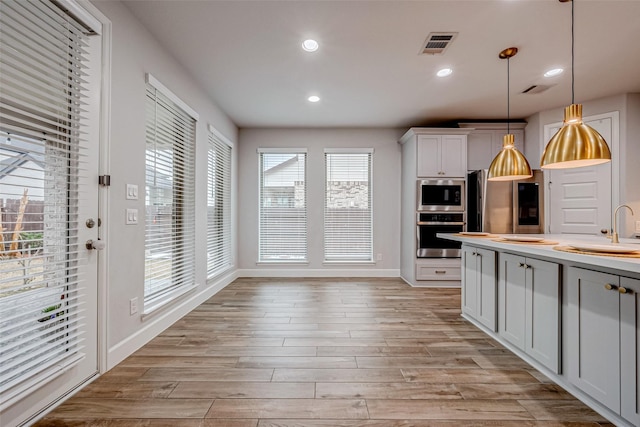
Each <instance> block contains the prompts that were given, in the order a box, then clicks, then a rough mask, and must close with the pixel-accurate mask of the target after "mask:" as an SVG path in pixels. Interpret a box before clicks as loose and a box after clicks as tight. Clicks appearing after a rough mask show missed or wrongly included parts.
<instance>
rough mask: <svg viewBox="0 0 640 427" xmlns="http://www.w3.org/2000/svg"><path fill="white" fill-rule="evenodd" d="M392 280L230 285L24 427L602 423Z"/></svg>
mask: <svg viewBox="0 0 640 427" xmlns="http://www.w3.org/2000/svg"><path fill="white" fill-rule="evenodd" d="M459 307H460V290H458V289H425V288H411V287H409V286H408V285H406V284H405V283H404V282H402V281H400V280H397V279H372V280H364V279H349V280H339V279H322V280H320V279H308V280H307V279H277V280H276V279H239V280H237V281H235V282H234V283H232V284H231V285H229V286H228V287H227V288H225V289H224V290H222V291H221V292H219V293H218V294H217V295H215V296H214V297H213V298H211V299H210V300H209V301H207V302H205V303H204V304H202V305H201V306H199V307H198V308H196V309H195V310H194V311H192V312H191V313H190V314H189V315H187V316H186V317H184V318H183V319H181V320H179V321H178V322H176V323H175V324H174V325H172V326H171V327H170V328H168V329H167V330H166V331H164V332H163V333H162V334H161V335H159V336H158V337H156V338H155V339H153V340H152V341H151V342H150V343H149V344H147V345H146V346H144V347H143V348H141V349H140V350H139V351H137V352H136V353H135V354H133V355H132V356H130V357H129V358H127V359H126V360H124V361H123V362H122V363H121V364H120V365H118V366H117V367H115V368H114V369H112V370H111V371H109V372H108V373H106V374H105V375H103V376H102V377H100V378H99V379H97V380H96V381H94V382H93V383H92V384H89V385H88V386H87V387H85V388H84V389H83V390H81V391H80V392H79V393H77V394H76V395H75V396H74V397H72V398H71V399H69V400H67V401H66V402H65V403H63V404H62V405H60V406H59V407H58V408H57V409H56V410H55V411H53V412H51V413H50V414H48V415H47V417H45V418H44V419H43V420H41V421H40V422H39V423H37V424H36V426H39V427H42V426H69V427H70V426H73V427H79V426H99V427H125V426H135V427H142V426H172V427H213V426H215V427H304V426H309V427H409V426H413V427H426V426H505V427H506V426H518V427H522V426H525V427H526V426H548V427H551V426H598V425H611V424H609V423H607V421H606V420H604V419H603V418H602V417H601V416H599V415H598V414H596V413H595V412H593V411H592V410H590V409H589V408H587V407H586V406H585V405H584V404H582V403H581V402H579V401H578V400H576V399H575V398H573V397H572V396H571V395H569V394H568V393H566V392H565V391H564V390H563V389H562V388H561V387H559V386H557V385H554V384H552V383H550V382H549V381H548V380H547V379H546V378H545V377H544V376H543V375H541V374H539V373H537V372H536V371H535V370H533V368H531V367H530V366H528V365H527V364H526V363H524V362H522V361H521V360H520V359H518V358H517V357H515V356H513V355H512V354H511V353H510V352H509V351H507V350H506V349H504V348H502V347H501V346H500V345H499V344H498V343H497V342H495V341H493V340H492V339H490V338H488V337H487V336H486V335H485V334H484V333H482V332H480V331H479V330H478V329H477V328H475V327H474V326H473V325H471V324H469V323H468V322H466V321H465V320H463V319H462V318H461V317H460V309H459Z"/></svg>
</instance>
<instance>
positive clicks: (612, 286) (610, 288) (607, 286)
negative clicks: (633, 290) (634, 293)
mask: <svg viewBox="0 0 640 427" xmlns="http://www.w3.org/2000/svg"><path fill="white" fill-rule="evenodd" d="M604 288H605V289H606V290H608V291H615V290H616V289H618V287H617V286H616V285H612V284H611V283H607V284H606V285H604ZM625 291H626V290H625Z"/></svg>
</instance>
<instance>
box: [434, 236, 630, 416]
mask: <svg viewBox="0 0 640 427" xmlns="http://www.w3.org/2000/svg"><path fill="white" fill-rule="evenodd" d="M526 236H527V237H529V238H531V237H534V238H535V237H538V238H540V239H544V240H542V241H540V242H518V241H503V240H502V238H503V237H509V236H500V235H492V236H488V237H487V236H463V235H454V234H440V235H439V237H442V238H447V239H450V240H455V241H459V242H461V243H462V289H461V291H462V298H461V301H462V307H461V309H462V316H463V317H464V318H466V319H467V320H469V321H470V322H471V323H473V324H474V325H476V326H477V327H478V328H480V329H481V330H483V331H484V332H485V333H487V334H488V335H490V336H491V337H492V338H494V339H495V340H497V341H498V342H500V343H501V344H502V345H504V346H505V347H506V348H508V349H509V350H511V351H512V352H513V353H515V354H516V355H518V356H519V357H521V358H522V359H524V360H525V361H527V362H528V363H530V364H531V365H532V366H534V367H535V368H537V369H538V370H539V371H540V372H542V373H544V374H545V375H546V376H548V377H549V378H550V379H552V380H553V381H554V382H556V383H557V384H559V385H561V386H562V387H564V388H565V389H566V390H567V391H569V392H570V393H572V394H573V395H574V396H576V397H577V398H579V399H580V400H582V401H583V402H585V403H586V404H587V405H589V406H590V407H591V408H593V409H594V410H596V411H597V412H599V413H600V414H602V415H603V416H605V417H606V418H608V419H609V420H611V421H612V422H614V423H615V424H616V425H620V426H640V391H639V389H638V376H639V375H640V332H639V324H640V257H638V255H634V254H630V255H629V254H597V253H595V252H594V253H593V254H591V252H589V253H588V254H585V253H584V252H583V251H577V250H576V249H575V247H589V245H611V243H610V242H609V241H608V240H607V239H606V238H604V237H596V236H568V235H526ZM621 245H622V246H627V247H631V248H635V247H636V246H637V248H638V251H640V240H635V239H623V241H622V242H621ZM558 249H565V250H569V251H571V252H566V251H564V250H558ZM636 254H638V253H636ZM612 255H614V256H612Z"/></svg>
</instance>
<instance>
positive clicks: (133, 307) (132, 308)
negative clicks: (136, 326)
mask: <svg viewBox="0 0 640 427" xmlns="http://www.w3.org/2000/svg"><path fill="white" fill-rule="evenodd" d="M137 312H138V298H131V299H130V300H129V314H130V315H131V316H133V315H134V314H136V313H137Z"/></svg>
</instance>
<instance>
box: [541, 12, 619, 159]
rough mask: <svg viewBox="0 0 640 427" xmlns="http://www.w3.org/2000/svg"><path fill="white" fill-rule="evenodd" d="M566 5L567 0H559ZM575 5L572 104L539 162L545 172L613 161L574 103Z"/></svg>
mask: <svg viewBox="0 0 640 427" xmlns="http://www.w3.org/2000/svg"><path fill="white" fill-rule="evenodd" d="M560 2H562V3H566V2H567V0H560ZM574 3H575V0H573V1H571V105H570V106H568V107H567V108H565V109H564V122H563V124H562V127H561V128H560V129H559V130H558V132H556V134H555V135H554V136H553V137H552V138H551V139H550V140H549V142H548V143H547V146H546V147H545V149H544V152H543V153H542V159H540V167H541V168H542V169H569V168H580V167H584V166H593V165H599V164H601V163H606V162H610V161H611V151H610V150H609V146H608V145H607V142H606V141H605V140H604V138H603V137H602V135H600V134H599V133H598V131H596V130H595V129H593V128H592V127H590V126H589V125H586V124H584V123H583V122H582V104H576V103H575V89H574V86H575V78H574V59H575V58H574V57H575V55H574V31H573V26H574V25H573V23H574V12H573V10H574V6H573V5H574Z"/></svg>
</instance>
